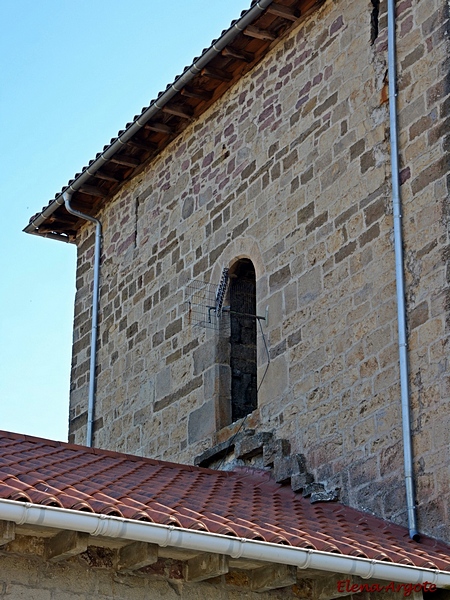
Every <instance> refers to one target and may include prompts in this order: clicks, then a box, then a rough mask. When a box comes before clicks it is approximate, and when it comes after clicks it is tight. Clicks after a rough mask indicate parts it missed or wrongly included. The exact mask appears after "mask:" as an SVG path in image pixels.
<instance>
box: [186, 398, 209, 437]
mask: <svg viewBox="0 0 450 600" xmlns="http://www.w3.org/2000/svg"><path fill="white" fill-rule="evenodd" d="M215 430H216V414H215V409H214V401H213V400H209V401H208V402H206V403H205V404H204V405H203V406H201V407H200V408H197V409H196V410H194V411H192V412H191V413H190V415H189V417H188V442H189V443H190V444H192V443H194V442H198V441H200V440H203V439H205V438H206V437H208V436H209V435H211V434H212V433H214V431H215Z"/></svg>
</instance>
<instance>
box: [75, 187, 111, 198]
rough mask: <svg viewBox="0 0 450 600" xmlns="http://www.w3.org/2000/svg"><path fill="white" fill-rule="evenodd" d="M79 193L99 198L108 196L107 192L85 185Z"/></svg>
mask: <svg viewBox="0 0 450 600" xmlns="http://www.w3.org/2000/svg"><path fill="white" fill-rule="evenodd" d="M78 191H79V192H81V193H82V194H88V195H89V196H96V197H97V198H106V196H107V195H108V192H107V191H105V190H102V189H100V188H98V187H95V186H94V185H86V184H83V185H82V186H81V187H80V188H79V190H78Z"/></svg>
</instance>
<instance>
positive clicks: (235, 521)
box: [0, 432, 450, 570]
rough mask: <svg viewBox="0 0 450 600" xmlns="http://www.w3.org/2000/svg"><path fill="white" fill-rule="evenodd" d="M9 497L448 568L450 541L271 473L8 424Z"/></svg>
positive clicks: (4, 455)
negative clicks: (58, 437) (55, 436)
mask: <svg viewBox="0 0 450 600" xmlns="http://www.w3.org/2000/svg"><path fill="white" fill-rule="evenodd" d="M0 498H1V499H9V500H17V501H28V502H33V503H36V504H41V505H45V506H59V507H62V508H66V509H74V510H80V511H88V512H95V513H98V514H107V515H117V516H124V517H125V518H128V519H135V520H142V521H149V522H154V523H159V524H165V525H175V526H177V527H183V528H186V529H193V530H197V531H198V530H203V531H210V532H212V533H221V534H225V535H232V536H238V537H244V538H248V539H257V540H264V541H267V542H273V543H276V544H288V545H292V546H298V547H300V548H311V549H316V550H321V551H326V552H334V553H337V554H344V555H348V556H360V557H366V558H369V559H375V560H384V561H387V562H395V563H398V564H409V565H415V566H417V567H426V568H433V569H435V568H437V569H441V570H449V563H450V561H449V556H450V547H449V546H448V545H446V544H444V543H443V542H439V541H437V540H433V539H431V538H427V537H425V536H423V537H422V539H421V542H420V543H417V542H414V541H413V540H411V539H410V538H409V535H408V531H407V530H406V529H405V528H403V527H400V526H398V525H395V524H392V523H387V522H385V521H382V520H381V519H378V518H376V517H373V516H372V515H370V514H366V513H363V512H360V511H357V510H355V509H352V508H350V507H347V506H343V505H341V504H338V503H329V502H327V503H316V504H311V503H310V502H309V500H307V499H305V498H303V497H302V496H301V495H299V494H295V493H294V492H293V491H292V490H291V488H290V487H288V486H282V485H280V484H277V483H275V482H274V481H273V480H272V479H271V478H270V474H269V473H267V472H264V471H253V472H250V471H249V470H248V469H246V470H238V471H235V472H224V471H213V470H210V469H204V468H201V467H193V466H189V465H181V464H176V463H169V462H163V461H157V460H153V459H147V458H141V457H138V456H132V455H127V454H120V453H117V452H111V451H106V450H99V449H91V448H85V447H82V446H75V445H71V444H65V443H63V442H54V441H50V440H44V439H40V438H32V437H30V436H25V435H19V434H14V433H8V432H0Z"/></svg>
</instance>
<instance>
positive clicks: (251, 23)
mask: <svg viewBox="0 0 450 600" xmlns="http://www.w3.org/2000/svg"><path fill="white" fill-rule="evenodd" d="M323 2H324V0H277V1H276V2H274V0H259V1H258V2H256V1H255V0H254V1H253V2H252V6H251V7H250V8H249V9H248V10H247V11H245V12H243V13H242V14H241V17H240V18H239V19H238V20H236V21H233V22H232V24H231V26H230V27H229V28H228V29H227V30H225V31H224V32H223V33H222V35H221V36H220V37H219V38H218V39H217V40H214V41H213V42H212V44H211V46H210V47H209V48H207V49H205V50H204V51H203V53H202V55H201V56H200V57H199V58H196V59H195V60H194V62H193V63H192V64H191V65H190V66H189V67H186V69H185V70H184V72H183V73H182V74H181V75H179V76H178V77H176V79H175V81H174V82H173V83H172V84H170V85H168V86H167V88H166V90H165V91H164V92H161V93H160V94H159V96H158V98H157V99H156V100H153V101H152V102H151V103H150V106H148V107H147V108H144V109H143V110H142V112H141V114H140V115H136V116H135V117H134V119H133V121H132V122H130V123H128V124H127V125H126V128H125V129H124V130H122V131H119V133H118V135H117V137H116V138H113V139H112V140H111V142H110V144H109V145H107V146H105V147H104V148H103V151H102V152H100V153H98V154H97V155H96V157H95V159H93V160H91V161H90V162H89V164H88V165H87V166H86V167H85V168H84V169H83V170H82V171H81V173H77V174H76V175H75V177H74V179H72V180H71V181H69V182H68V185H67V186H65V187H64V188H63V189H62V190H61V192H59V193H58V194H56V196H55V199H54V200H52V201H51V202H50V203H49V204H48V205H47V206H46V207H45V208H43V209H42V211H41V212H39V213H37V214H36V215H34V216H33V217H32V218H31V219H30V222H29V224H28V225H27V226H26V227H25V229H24V231H25V232H26V233H32V234H36V235H41V236H44V237H51V238H55V239H59V240H62V241H66V242H71V241H74V239H75V237H76V234H77V231H78V229H79V228H80V227H81V226H82V225H83V224H84V221H83V220H81V219H79V218H77V217H76V216H74V215H71V214H69V213H68V212H67V210H66V209H65V207H64V200H63V193H64V192H66V191H69V192H71V193H72V194H73V198H72V201H73V205H74V207H75V208H76V209H78V210H79V211H81V212H83V213H85V214H89V215H95V214H97V213H98V211H99V210H100V209H101V208H102V207H103V206H104V205H105V203H106V202H107V201H108V200H109V199H110V198H111V197H112V196H113V195H114V194H116V193H117V191H118V190H119V189H120V188H121V186H123V184H124V183H126V182H127V181H129V180H130V179H131V178H132V177H134V176H135V175H137V174H138V173H139V172H141V171H142V170H143V169H144V168H145V167H146V166H147V165H148V163H149V162H150V161H151V160H152V159H154V158H155V157H156V156H157V155H158V154H159V153H160V152H161V151H162V150H163V149H164V148H165V147H166V146H168V144H170V142H172V141H173V140H174V139H175V138H176V137H177V136H178V135H179V134H180V133H182V131H184V129H185V128H186V127H187V126H188V125H189V124H190V123H192V121H194V120H195V119H197V118H198V117H199V116H200V115H201V114H203V113H204V112H205V111H206V110H207V109H208V108H209V107H210V106H211V105H213V104H214V103H215V102H216V101H217V100H218V99H219V98H220V97H221V96H222V95H223V94H224V93H225V92H226V91H227V90H228V89H229V88H230V87H231V86H232V85H234V84H235V83H236V82H237V81H238V80H239V79H240V78H241V77H242V76H243V75H245V74H246V73H247V72H248V71H250V70H251V69H252V68H253V67H254V66H255V65H256V64H257V63H258V62H259V61H260V60H261V59H262V58H263V56H264V55H265V54H266V53H267V52H268V51H269V50H270V48H272V47H273V45H275V44H277V43H278V42H279V40H280V39H281V38H282V37H283V36H285V35H286V34H287V33H288V32H289V31H290V30H291V29H292V28H293V27H295V26H297V24H298V22H299V21H301V20H302V19H304V18H306V17H307V16H308V15H309V14H310V13H311V12H313V11H314V10H315V9H317V8H318V7H319V6H320V5H321V4H323Z"/></svg>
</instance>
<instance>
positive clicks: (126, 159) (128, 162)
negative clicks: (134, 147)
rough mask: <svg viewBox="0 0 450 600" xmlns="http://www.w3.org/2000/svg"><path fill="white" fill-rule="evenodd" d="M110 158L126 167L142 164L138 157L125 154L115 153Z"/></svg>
mask: <svg viewBox="0 0 450 600" xmlns="http://www.w3.org/2000/svg"><path fill="white" fill-rule="evenodd" d="M109 160H110V161H111V162H113V163H116V164H118V165H123V166H124V167H138V166H139V165H140V164H141V162H140V161H139V160H138V159H137V158H133V157H132V156H125V155H124V154H114V156H112V157H111V158H110V159H109Z"/></svg>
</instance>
